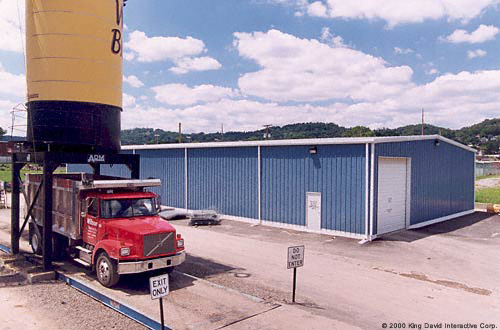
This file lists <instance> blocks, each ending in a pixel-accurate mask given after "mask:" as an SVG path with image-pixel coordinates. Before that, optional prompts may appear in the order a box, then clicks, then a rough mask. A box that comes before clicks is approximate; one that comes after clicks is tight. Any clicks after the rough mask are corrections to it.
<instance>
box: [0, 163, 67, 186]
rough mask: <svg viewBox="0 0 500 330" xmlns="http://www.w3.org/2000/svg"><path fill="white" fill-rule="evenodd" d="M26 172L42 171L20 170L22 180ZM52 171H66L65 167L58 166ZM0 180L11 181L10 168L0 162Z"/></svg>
mask: <svg viewBox="0 0 500 330" xmlns="http://www.w3.org/2000/svg"><path fill="white" fill-rule="evenodd" d="M26 173H42V171H36V170H31V171H30V170H21V178H22V179H23V180H24V175H25V174H26ZM54 173H66V168H64V167H60V168H58V169H57V170H56V171H55V172H54ZM0 181H5V182H11V181H12V170H11V166H10V165H6V164H2V165H0Z"/></svg>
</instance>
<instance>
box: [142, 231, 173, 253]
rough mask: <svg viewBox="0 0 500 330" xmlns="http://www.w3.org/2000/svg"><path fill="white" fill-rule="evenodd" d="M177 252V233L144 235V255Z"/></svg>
mask: <svg viewBox="0 0 500 330" xmlns="http://www.w3.org/2000/svg"><path fill="white" fill-rule="evenodd" d="M173 253H175V233H174V232H171V233H162V234H154V235H147V236H144V256H145V257H150V256H153V255H157V254H173Z"/></svg>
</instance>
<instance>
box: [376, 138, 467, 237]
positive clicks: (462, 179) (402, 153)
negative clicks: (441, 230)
mask: <svg viewBox="0 0 500 330" xmlns="http://www.w3.org/2000/svg"><path fill="white" fill-rule="evenodd" d="M434 142H435V141H434V140H424V141H413V142H395V143H380V144H377V145H376V147H375V155H376V159H378V157H410V158H411V216H410V219H411V222H410V225H415V224H419V223H422V222H425V221H428V220H433V219H436V218H440V217H444V216H448V215H452V214H455V213H459V212H464V211H468V210H472V209H474V156H475V155H474V153H473V152H470V151H467V150H464V149H462V148H459V147H456V146H454V145H451V144H449V143H446V142H443V141H440V143H439V145H438V146H436V145H435V143H434ZM377 173H378V161H376V162H375V178H377V177H378V174H377ZM377 189H378V186H377V180H375V192H377ZM374 207H375V208H374V209H375V212H374V233H376V224H377V211H376V210H377V196H376V193H375V200H374Z"/></svg>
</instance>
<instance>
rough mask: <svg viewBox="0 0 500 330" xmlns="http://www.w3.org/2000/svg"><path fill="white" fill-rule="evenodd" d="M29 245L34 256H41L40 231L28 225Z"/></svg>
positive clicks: (34, 226)
mask: <svg viewBox="0 0 500 330" xmlns="http://www.w3.org/2000/svg"><path fill="white" fill-rule="evenodd" d="M29 228H30V231H29V236H30V245H31V249H32V250H33V253H34V254H38V255H41V254H42V236H41V234H40V230H38V228H36V225H33V224H30V227H29Z"/></svg>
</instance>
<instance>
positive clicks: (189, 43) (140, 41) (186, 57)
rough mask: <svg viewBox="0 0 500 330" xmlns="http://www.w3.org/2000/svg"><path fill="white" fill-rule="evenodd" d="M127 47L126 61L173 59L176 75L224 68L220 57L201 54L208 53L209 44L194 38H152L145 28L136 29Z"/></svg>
mask: <svg viewBox="0 0 500 330" xmlns="http://www.w3.org/2000/svg"><path fill="white" fill-rule="evenodd" d="M125 47H126V49H125V52H124V58H125V60H127V61H134V60H137V61H139V62H159V61H171V62H173V63H174V64H175V66H173V67H171V68H170V69H169V71H171V72H173V73H175V74H186V73H188V72H191V71H208V70H218V69H220V68H221V67H222V65H221V64H220V63H219V62H218V61H217V60H216V59H214V58H212V57H209V56H200V55H202V54H204V53H206V52H207V49H206V48H205V43H204V42H203V41H202V40H199V39H196V38H193V37H186V38H179V37H148V36H147V35H146V33H144V32H142V31H134V32H132V33H130V34H129V41H128V42H126V43H125Z"/></svg>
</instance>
